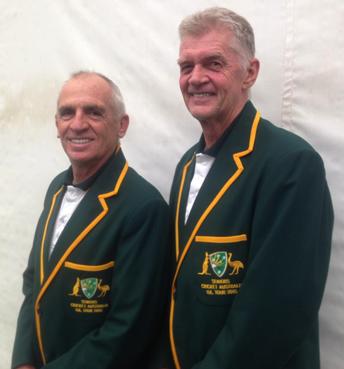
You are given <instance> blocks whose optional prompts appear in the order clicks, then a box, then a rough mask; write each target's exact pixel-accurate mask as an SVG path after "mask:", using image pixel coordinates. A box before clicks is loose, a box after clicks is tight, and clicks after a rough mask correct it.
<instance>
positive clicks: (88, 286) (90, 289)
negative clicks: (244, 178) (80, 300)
mask: <svg viewBox="0 0 344 369" xmlns="http://www.w3.org/2000/svg"><path fill="white" fill-rule="evenodd" d="M80 282H81V289H82V292H83V293H84V295H85V296H86V297H87V298H88V299H91V298H92V297H93V296H94V294H95V293H96V291H97V287H98V286H97V284H98V278H85V279H82V280H81V281H80Z"/></svg>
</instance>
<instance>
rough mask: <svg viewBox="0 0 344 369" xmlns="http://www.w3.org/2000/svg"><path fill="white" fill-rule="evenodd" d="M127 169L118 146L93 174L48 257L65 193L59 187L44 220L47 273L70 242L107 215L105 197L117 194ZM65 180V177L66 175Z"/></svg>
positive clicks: (46, 273) (61, 256)
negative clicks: (50, 212) (90, 182)
mask: <svg viewBox="0 0 344 369" xmlns="http://www.w3.org/2000/svg"><path fill="white" fill-rule="evenodd" d="M127 168H128V164H127V162H126V160H125V157H124V155H123V152H122V150H121V149H120V148H118V150H117V151H116V154H115V155H113V156H112V157H111V158H110V159H109V161H108V162H107V163H106V164H105V166H104V167H103V168H102V169H101V172H100V173H99V175H97V176H96V178H95V179H94V182H93V183H92V185H91V186H90V187H89V189H88V191H87V193H86V195H85V197H84V198H83V200H82V201H81V202H80V204H79V205H78V207H77V208H76V209H75V211H74V213H73V215H72V216H71V218H70V220H69V221H68V223H67V225H66V227H65V228H64V230H63V232H62V233H61V235H60V237H59V239H58V241H57V243H56V245H55V248H54V251H53V252H52V254H51V256H50V259H48V252H47V250H48V249H49V247H50V240H51V235H52V231H53V228H54V223H55V220H56V216H57V213H58V209H59V206H58V205H59V203H61V201H62V197H63V194H64V188H65V186H62V188H61V191H59V193H57V194H56V199H55V204H54V206H53V208H54V209H55V211H53V210H54V209H53V210H52V214H53V215H52V216H51V218H50V219H47V231H48V232H47V234H46V237H45V238H46V239H45V242H44V245H42V246H43V247H44V251H43V250H42V251H43V252H44V255H45V257H44V264H45V265H44V267H43V268H44V270H45V273H44V274H45V275H46V276H47V275H49V274H50V273H51V271H52V270H53V269H54V267H55V266H56V264H57V263H58V262H59V261H60V260H61V258H63V256H64V254H65V252H66V251H68V249H69V247H70V246H71V245H72V244H73V242H75V241H76V240H78V238H79V237H80V235H81V234H82V233H83V232H85V234H87V233H88V232H89V231H90V230H91V229H92V228H94V227H95V226H96V225H97V224H98V222H99V220H100V219H99V218H98V217H104V216H105V215H106V213H107V210H106V212H105V209H106V208H107V204H106V198H108V197H113V196H116V195H117V193H118V191H119V188H120V185H121V183H122V180H123V178H124V176H125V174H126V170H127ZM67 175H68V174H67V172H66V176H67ZM64 179H65V180H67V178H64ZM65 183H66V182H65ZM116 186H117V187H118V188H117V189H116V190H117V191H115V188H116ZM104 207H105V209H104ZM80 241H81V239H80ZM80 241H78V242H77V244H79V243H80Z"/></svg>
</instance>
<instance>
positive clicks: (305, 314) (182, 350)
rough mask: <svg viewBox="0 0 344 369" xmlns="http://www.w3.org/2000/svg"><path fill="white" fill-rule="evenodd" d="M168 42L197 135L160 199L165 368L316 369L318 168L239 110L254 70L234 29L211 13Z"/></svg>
mask: <svg viewBox="0 0 344 369" xmlns="http://www.w3.org/2000/svg"><path fill="white" fill-rule="evenodd" d="M179 32H180V38H181V45H180V55H179V60H178V64H179V66H180V80H179V83H180V89H181V92H182V94H183V97H184V101H185V104H186V106H187V108H188V110H189V111H190V113H191V114H192V115H193V116H194V117H195V118H196V119H197V120H198V121H199V122H200V124H201V127H202V130H203V134H202V136H201V139H200V141H199V142H198V143H197V144H196V145H195V146H193V147H192V148H191V149H190V150H188V151H187V152H186V153H185V154H184V156H183V157H182V159H181V160H180V162H179V164H178V166H177V169H176V172H175V177H174V181H173V185H172V192H171V200H170V203H171V207H172V211H173V214H174V219H175V230H174V234H175V255H176V263H177V266H176V271H175V274H174V278H173V286H172V297H171V309H170V342H171V349H172V356H173V362H174V366H175V368H177V369H318V368H319V366H320V364H319V362H320V360H319V341H318V310H319V306H320V302H321V299H322V295H323V291H324V286H325V280H326V276H327V270H328V265H329V257H330V244H331V233H332V224H333V212H332V205H331V199H330V195H329V190H328V187H327V184H326V179H325V172H324V166H323V162H322V160H321V158H320V156H319V155H318V154H317V153H316V151H315V150H314V149H313V148H312V147H311V146H310V145H309V144H308V143H307V142H305V141H304V140H303V139H301V138H300V137H297V136H296V135H294V134H292V133H290V132H287V131H285V130H283V129H281V128H278V127H276V126H274V125H272V124H271V123H270V122H268V121H267V120H265V119H263V118H262V117H261V116H260V114H259V112H257V110H256V109H255V107H254V106H253V104H252V103H251V102H250V101H249V89H250V87H251V86H252V85H253V84H254V82H255V80H256V78H257V75H258V70H259V62H258V60H257V59H256V58H255V56H254V55H255V46H254V35H253V31H252V28H251V26H250V24H249V23H248V22H247V21H246V20H245V19H244V18H242V17H241V16H239V15H237V14H235V13H234V12H232V11H230V10H227V9H223V8H210V9H207V10H205V11H202V12H199V13H196V14H195V15H192V16H190V17H188V18H186V19H185V20H184V21H183V22H182V23H181V25H180V28H179Z"/></svg>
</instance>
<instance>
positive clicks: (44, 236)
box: [40, 187, 63, 285]
mask: <svg viewBox="0 0 344 369" xmlns="http://www.w3.org/2000/svg"><path fill="white" fill-rule="evenodd" d="M62 189H63V187H61V188H60V189H59V190H58V191H57V192H56V193H55V194H54V196H53V199H52V201H51V205H50V210H49V213H48V217H47V220H46V221H45V225H44V231H43V236H42V241H41V256H40V281H41V285H42V283H43V280H44V244H45V238H46V236H47V230H48V225H49V222H50V218H51V215H52V213H53V210H54V207H55V203H56V198H57V196H58V195H59V194H60V193H61V191H62Z"/></svg>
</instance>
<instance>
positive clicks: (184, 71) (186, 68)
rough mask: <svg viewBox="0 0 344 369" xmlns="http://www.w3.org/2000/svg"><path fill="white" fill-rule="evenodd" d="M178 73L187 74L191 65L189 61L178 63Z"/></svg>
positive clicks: (190, 69) (191, 67)
mask: <svg viewBox="0 0 344 369" xmlns="http://www.w3.org/2000/svg"><path fill="white" fill-rule="evenodd" d="M179 67H180V74H188V73H190V72H191V71H192V69H193V65H192V64H189V63H183V64H180V66H179Z"/></svg>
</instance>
